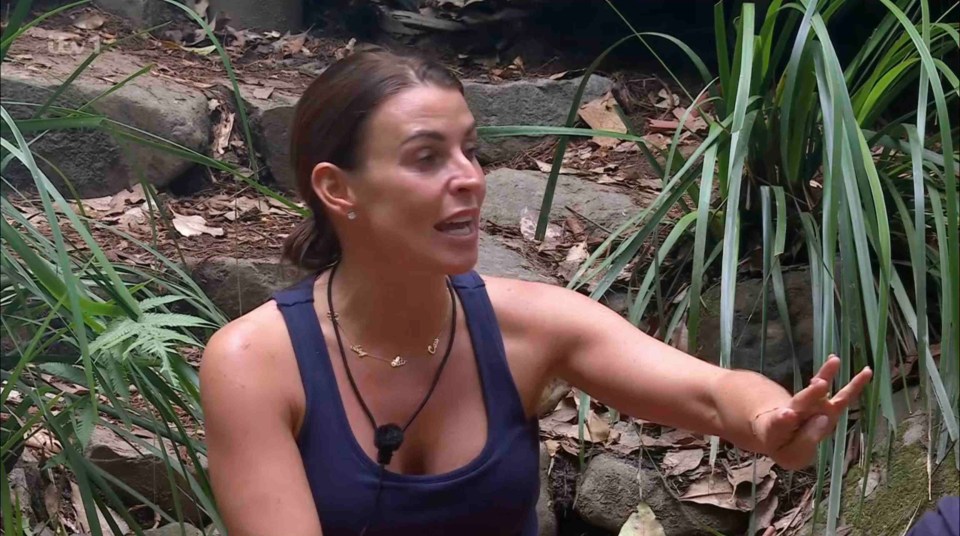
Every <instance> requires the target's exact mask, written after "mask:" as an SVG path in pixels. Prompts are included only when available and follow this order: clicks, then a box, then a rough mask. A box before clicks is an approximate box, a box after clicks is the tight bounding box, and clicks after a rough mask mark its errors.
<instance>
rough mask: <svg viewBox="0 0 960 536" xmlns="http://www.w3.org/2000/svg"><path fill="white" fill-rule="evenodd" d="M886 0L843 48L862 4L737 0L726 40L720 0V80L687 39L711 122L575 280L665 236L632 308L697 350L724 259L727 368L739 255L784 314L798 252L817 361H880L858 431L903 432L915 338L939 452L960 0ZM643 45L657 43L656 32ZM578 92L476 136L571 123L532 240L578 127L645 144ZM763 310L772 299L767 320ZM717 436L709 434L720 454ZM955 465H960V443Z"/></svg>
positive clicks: (953, 236)
mask: <svg viewBox="0 0 960 536" xmlns="http://www.w3.org/2000/svg"><path fill="white" fill-rule="evenodd" d="M608 3H609V2H608ZM882 3H883V6H884V7H885V8H886V14H885V17H884V18H883V19H882V21H881V22H880V24H879V25H878V26H877V27H876V30H875V31H874V32H873V33H872V34H871V35H870V36H869V38H868V39H867V40H866V42H864V43H862V47H861V48H860V49H859V52H858V53H857V54H856V55H855V56H854V57H853V58H851V59H850V60H849V61H845V62H841V58H840V57H839V56H838V54H837V52H836V50H835V48H834V45H833V42H832V39H831V38H832V35H831V33H830V31H829V30H828V25H829V24H830V22H831V21H832V20H833V19H834V18H835V17H837V16H838V13H842V12H843V11H844V10H846V9H848V8H850V7H851V6H852V3H851V2H847V1H844V0H827V1H815V0H803V1H800V2H783V1H779V0H775V1H773V2H770V3H769V4H768V6H767V8H766V12H765V14H764V15H763V16H762V17H761V18H760V19H758V18H757V16H756V12H755V9H754V6H753V5H752V4H743V5H742V7H741V11H740V13H739V16H738V17H737V18H736V19H735V20H734V22H733V24H732V28H733V30H734V35H733V36H732V38H731V37H728V34H727V32H728V26H727V19H726V14H725V13H724V8H723V3H718V4H717V5H716V8H715V20H716V23H715V32H716V51H717V64H718V71H719V72H718V74H717V77H716V78H713V77H712V75H710V74H709V72H706V71H707V70H706V68H705V67H704V62H702V61H701V60H700V59H699V58H698V57H696V54H694V53H693V52H692V51H691V50H689V49H688V48H684V51H685V52H686V53H687V55H688V56H689V57H690V58H691V59H692V60H693V63H694V66H695V67H696V69H697V70H698V71H699V72H700V73H701V75H702V78H703V80H704V83H705V86H704V88H703V90H702V91H701V92H700V94H699V95H698V96H696V97H694V96H693V95H692V93H693V92H690V91H687V90H686V88H684V89H683V91H684V92H685V93H686V94H687V96H688V98H689V99H690V101H691V102H694V103H696V104H694V105H691V106H690V108H688V110H687V114H690V113H692V110H694V109H696V110H698V112H699V113H700V114H701V115H703V116H704V117H706V118H707V119H708V120H710V123H711V124H710V130H709V133H708V134H707V135H706V136H705V138H704V139H703V140H702V142H701V144H700V145H699V147H697V149H696V151H695V152H694V153H693V154H692V155H690V156H689V157H686V158H685V157H684V156H683V155H682V154H680V153H679V151H678V150H677V143H676V142H677V140H678V139H679V136H680V134H681V129H682V128H683V127H682V125H683V124H684V122H685V120H684V119H681V120H680V124H681V126H680V127H678V128H677V131H676V133H675V135H674V138H673V140H674V143H673V144H672V145H671V146H670V147H669V148H668V149H667V150H665V151H662V152H660V153H659V154H654V153H657V151H656V150H650V149H647V150H646V153H648V158H649V159H651V160H652V163H653V164H654V165H655V169H659V170H660V171H662V174H663V184H664V186H663V191H662V193H661V195H660V196H659V198H658V199H657V200H656V201H655V202H654V203H653V204H651V205H650V206H649V207H647V208H646V209H644V210H642V211H640V212H639V213H638V214H636V215H635V216H634V217H632V218H630V219H629V220H628V221H625V222H624V223H623V225H622V226H620V227H619V228H618V229H616V230H615V231H614V232H613V233H612V234H611V235H610V236H609V238H608V239H607V240H606V242H605V243H604V244H602V245H601V246H600V247H598V248H597V249H596V250H595V251H594V252H593V253H592V255H591V256H590V258H589V259H588V260H587V261H586V262H585V263H584V265H583V266H582V267H581V268H580V270H579V271H578V272H577V274H576V275H575V276H574V278H573V280H572V281H571V283H570V286H571V287H572V288H580V287H583V286H584V285H585V284H586V283H588V282H589V283H591V284H592V285H593V287H592V291H591V295H592V297H594V298H599V297H601V296H602V295H604V294H605V293H606V292H607V291H608V290H609V289H610V287H611V286H612V285H613V284H614V283H615V281H616V279H617V277H618V276H619V275H620V273H621V272H622V270H623V269H624V268H625V267H627V265H628V264H629V263H630V262H631V261H633V260H634V259H635V257H636V256H637V254H638V252H639V251H640V250H641V246H642V245H643V244H645V243H648V242H651V241H652V242H654V245H655V249H654V251H657V254H656V256H655V257H654V259H652V260H651V261H650V262H649V263H646V264H641V263H638V264H637V265H638V266H645V267H646V268H645V273H643V274H638V275H642V276H643V277H642V281H641V282H640V284H639V286H638V288H636V289H635V292H632V293H631V303H632V305H631V307H630V313H629V315H630V319H631V320H632V321H633V322H635V323H639V321H640V320H641V319H642V318H643V317H644V316H645V315H646V314H647V312H648V308H649V307H648V306H649V305H650V302H651V301H655V302H656V304H657V312H658V314H659V315H660V316H661V317H663V318H661V320H660V325H661V326H667V327H666V328H665V329H664V328H663V327H661V331H660V333H662V334H663V336H664V337H665V339H666V340H667V341H669V340H670V339H671V337H672V336H673V335H674V333H675V331H676V327H677V326H678V325H679V324H680V323H681V322H683V321H685V322H686V326H687V330H688V344H689V347H690V348H691V349H692V351H696V349H697V348H698V337H699V327H700V317H701V308H702V307H701V296H702V290H703V288H704V287H703V285H704V283H705V282H706V281H708V280H709V279H710V278H711V277H713V276H714V274H717V273H719V284H720V290H721V294H720V296H721V298H720V300H721V304H720V326H721V329H720V335H721V346H720V348H721V363H722V365H723V366H728V367H729V366H730V357H731V354H732V353H733V352H734V351H735V348H734V341H733V336H734V334H733V314H734V309H733V303H734V297H735V295H736V292H737V273H738V266H739V264H740V260H741V254H742V252H743V249H744V245H745V243H746V242H747V241H752V242H753V244H756V243H758V242H760V243H761V244H760V245H761V246H762V248H763V256H764V278H765V281H766V283H767V285H769V287H770V288H771V289H772V291H773V293H774V297H775V300H774V301H775V303H776V306H777V308H778V310H779V312H780V315H781V317H784V318H786V317H787V316H786V314H787V311H788V308H787V302H786V296H785V293H784V288H783V281H782V275H781V274H782V269H783V267H784V266H787V265H790V264H798V263H799V264H805V265H807V266H808V268H809V273H810V276H811V279H812V286H813V292H812V295H811V296H810V299H811V300H812V303H813V305H814V311H815V313H814V325H815V340H814V349H815V350H814V354H815V357H814V359H815V363H814V366H815V367H816V366H819V364H821V363H822V360H823V359H825V357H826V356H827V355H828V354H830V353H837V354H838V355H840V356H841V357H842V358H843V363H844V366H843V370H842V372H841V377H840V378H839V379H838V381H841V382H844V381H846V380H847V379H849V377H850V371H851V370H854V369H859V368H860V367H863V366H864V365H868V364H869V365H871V366H872V367H873V368H874V370H875V371H876V381H874V382H873V384H872V387H871V389H870V392H869V394H868V395H867V397H866V398H867V400H866V401H865V403H864V404H863V406H862V407H863V409H864V413H865V415H864V416H863V418H861V419H860V420H859V423H858V428H857V433H860V434H862V435H863V436H864V440H865V443H866V444H868V445H872V443H873V437H874V432H875V429H876V426H877V421H878V419H879V418H881V417H882V418H883V419H885V420H886V421H888V423H889V425H890V426H891V427H892V428H893V429H895V426H896V423H895V420H896V419H895V415H894V411H893V404H892V402H891V395H892V391H893V387H894V386H893V385H892V384H891V380H890V367H889V362H890V361H891V360H892V359H899V360H900V361H901V362H902V360H903V357H904V349H905V348H907V347H908V346H912V345H913V344H915V345H916V348H918V351H919V353H920V355H919V360H918V361H919V364H920V368H921V379H922V381H923V384H924V386H925V389H924V393H925V394H929V395H930V396H931V397H932V399H933V400H934V401H935V403H933V407H934V409H935V410H936V411H935V412H934V414H933V415H932V416H931V419H932V420H933V421H934V424H935V426H933V427H932V429H933V430H934V434H935V435H936V436H937V437H936V438H935V443H934V444H933V447H932V448H931V456H933V457H936V458H937V459H938V460H942V459H943V458H944V457H945V456H946V455H947V453H948V451H949V447H950V445H954V446H955V445H956V443H957V441H958V434H960V431H958V428H960V426H958V421H957V415H958V413H957V411H958V407H957V397H958V393H960V366H958V363H957V360H956V356H957V354H958V348H960V310H958V299H957V293H958V291H957V286H956V285H957V281H960V252H958V247H960V246H958V238H960V237H958V212H960V208H958V189H957V170H958V162H957V159H958V157H957V151H956V147H957V130H956V129H955V128H953V127H952V126H951V124H952V123H951V120H952V117H955V116H951V114H950V110H949V108H948V104H949V103H956V100H957V97H958V87H960V84H958V78H957V74H956V72H955V68H952V67H950V66H949V65H947V64H946V63H945V62H944V60H943V58H945V57H946V56H947V54H949V53H950V52H953V53H954V54H956V50H957V49H958V47H960V35H958V25H957V23H956V22H952V21H955V20H956V17H955V15H956V5H953V6H950V7H949V8H948V9H947V11H946V12H945V13H944V14H943V16H941V17H940V18H939V19H938V20H935V21H932V20H931V17H930V9H929V6H928V3H927V1H926V0H919V1H918V0H897V1H893V0H882ZM611 6H612V4H611ZM614 9H616V8H615V7H614ZM951 13H952V14H953V18H952V19H951V18H950V14H951ZM948 21H951V22H948ZM624 22H625V23H626V24H627V25H628V26H629V23H628V22H627V21H624ZM758 27H759V28H758ZM630 29H631V31H632V37H633V38H636V39H640V40H641V41H643V42H644V44H647V41H648V40H649V39H651V38H662V37H663V36H662V35H660V34H652V33H640V32H636V31H635V30H633V28H632V27H630ZM622 42H624V40H621V41H620V42H618V43H616V44H614V45H613V46H612V47H611V49H612V48H614V47H616V46H619V45H620V44H621V43H622ZM673 42H674V43H676V41H675V40H673ZM731 44H732V51H731ZM648 48H649V49H650V50H651V52H653V53H654V54H655V51H654V49H653V48H652V47H650V46H649V44H648ZM607 52H609V50H608V51H607ZM604 55H606V53H605V54H604ZM602 58H603V57H602V56H601V58H598V61H597V62H594V64H593V65H591V67H590V69H588V72H587V74H589V73H590V72H592V71H593V70H594V69H595V68H596V67H597V66H598V64H599V62H600V60H602ZM678 84H679V82H678ZM911 95H912V97H911ZM580 96H581V95H580V94H578V95H577V98H576V102H574V103H573V107H572V108H571V115H570V120H569V121H568V124H567V127H559V128H545V127H522V126H518V127H490V128H486V129H484V130H483V133H482V135H485V136H488V137H492V136H509V135H518V134H553V135H560V136H562V138H561V143H560V146H559V148H558V151H557V153H556V154H555V158H554V161H553V170H552V172H551V174H550V177H549V180H548V185H547V188H546V195H545V199H544V205H543V208H542V210H541V220H540V222H539V225H538V230H537V236H538V238H542V237H543V231H544V230H545V225H546V222H547V219H548V217H549V211H550V205H551V203H552V195H551V194H552V191H553V188H554V185H555V183H556V180H557V175H558V171H559V167H560V163H561V161H562V156H563V152H564V151H565V148H566V137H569V136H595V135H607V136H611V137H616V138H620V139H626V140H632V141H636V142H637V143H638V144H640V145H641V147H643V143H644V142H643V139H642V138H640V137H639V136H637V135H636V134H635V133H626V134H622V133H613V132H601V131H593V130H589V129H578V128H572V127H573V120H574V119H575V118H576V114H575V111H576V108H577V107H578V106H579V104H580V103H579V98H580ZM931 96H932V102H931V99H930V97H931ZM904 98H915V99H916V102H917V106H916V111H914V112H910V113H907V114H904V115H903V116H900V117H890V115H891V114H890V113H889V111H888V107H889V105H890V104H891V103H894V102H896V101H899V100H901V99H904ZM711 111H712V113H713V114H715V118H713V116H711V113H710V112H711ZM690 207H692V208H690ZM673 208H677V209H679V210H680V211H681V212H682V213H684V214H685V216H684V217H682V218H680V219H679V220H678V221H676V222H672V223H667V224H666V225H667V226H669V228H670V233H669V234H668V236H667V237H666V239H665V240H664V241H663V243H662V244H659V243H657V236H658V234H657V229H658V226H660V225H664V223H663V219H664V218H665V216H666V215H667V214H668V212H669V211H670V209H673ZM758 208H759V209H760V210H758ZM684 242H686V243H690V242H692V244H693V253H692V260H690V261H689V262H683V261H682V259H681V260H680V262H676V263H675V264H679V265H681V266H682V268H683V270H685V272H684V273H685V274H686V275H685V277H686V278H687V280H688V282H689V284H688V285H685V286H684V288H683V289H681V290H682V292H683V293H684V295H683V297H682V299H678V300H676V302H677V304H676V305H675V306H673V310H672V312H671V313H670V316H669V318H666V317H665V315H666V313H665V311H668V310H670V308H671V304H672V302H673V301H674V300H673V298H674V297H673V296H662V295H661V291H662V289H661V286H660V283H659V281H660V280H661V271H662V270H665V269H666V268H667V267H666V265H665V264H664V262H665V261H666V260H667V259H671V260H677V259H676V258H675V257H676V256H675V255H673V252H674V251H676V246H677V245H678V244H681V243H684ZM742 242H744V243H742ZM753 244H750V245H753ZM904 279H906V282H904ZM766 307H767V306H766V301H765V300H764V301H763V310H762V311H761V314H762V316H763V318H764V319H765V318H766V316H767V310H766ZM936 320H939V322H936ZM891 331H892V332H893V334H894V335H895V337H894V339H893V340H895V341H897V343H896V344H894V345H888V340H891V339H890V337H888V335H889V334H890V333H891ZM787 336H788V337H790V336H791V334H790V333H789V332H788V333H787ZM937 339H939V341H940V346H941V355H942V356H943V358H942V359H940V361H939V363H937V362H936V361H935V359H934V356H933V353H932V351H931V342H932V341H935V340H937ZM908 342H909V343H910V344H909V345H908V344H906V343H908ZM795 381H799V374H795ZM847 427H848V421H847V415H846V414H844V416H843V418H842V420H841V422H840V425H839V427H838V431H837V435H836V437H835V439H834V441H833V442H832V445H829V444H825V445H824V447H823V449H822V451H821V456H820V463H819V465H818V475H819V477H820V479H819V486H823V485H824V484H825V470H826V468H827V467H830V468H833V469H834V470H832V471H831V477H830V484H829V488H830V501H829V506H828V515H827V532H828V533H833V532H834V531H835V529H836V525H837V522H838V519H839V515H840V512H839V508H840V493H841V482H840V479H841V478H842V471H840V470H839V468H840V467H842V463H843V456H844V452H845V446H846V441H845V436H846V434H847V433H848V431H847ZM716 445H717V443H716V442H714V448H713V449H712V453H711V454H712V455H715V453H716ZM956 451H957V449H956V448H954V452H955V453H956ZM866 452H867V455H866V456H865V457H864V459H863V460H862V461H861V463H862V464H864V466H869V463H870V454H869V452H870V449H869V448H868V449H866ZM954 464H955V465H957V467H960V455H958V456H957V458H956V459H955V460H954ZM820 489H821V487H818V494H819V491H820Z"/></svg>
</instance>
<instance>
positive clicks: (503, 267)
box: [474, 232, 556, 283]
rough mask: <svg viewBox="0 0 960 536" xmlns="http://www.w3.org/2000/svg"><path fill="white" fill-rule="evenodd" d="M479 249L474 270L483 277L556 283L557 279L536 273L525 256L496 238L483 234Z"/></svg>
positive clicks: (481, 234)
mask: <svg viewBox="0 0 960 536" xmlns="http://www.w3.org/2000/svg"><path fill="white" fill-rule="evenodd" d="M479 249H480V251H479V257H478V259H477V265H476V266H475V267H474V269H475V270H476V271H477V272H478V273H480V274H481V275H490V276H494V277H506V278H510V279H522V280H524V281H536V282H541V283H556V280H555V279H552V278H549V277H547V276H544V275H541V274H539V273H538V272H536V271H535V269H534V267H533V266H532V265H531V264H530V263H529V262H528V261H527V259H525V258H524V257H523V255H521V254H519V253H517V252H516V251H514V250H512V249H510V248H508V247H507V246H505V245H503V243H501V242H500V241H499V240H497V238H496V237H493V236H490V235H488V234H486V233H483V232H481V233H480V246H479Z"/></svg>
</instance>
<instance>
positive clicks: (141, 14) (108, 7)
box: [94, 0, 186, 28]
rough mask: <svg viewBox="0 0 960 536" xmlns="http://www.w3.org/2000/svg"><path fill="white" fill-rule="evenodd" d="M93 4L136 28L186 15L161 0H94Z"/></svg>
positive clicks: (154, 24)
mask: <svg viewBox="0 0 960 536" xmlns="http://www.w3.org/2000/svg"><path fill="white" fill-rule="evenodd" d="M94 4H96V6H97V7H99V8H100V9H102V10H104V11H106V12H107V13H112V14H114V15H116V16H118V17H122V18H124V19H127V20H128V21H130V22H131V23H133V25H134V26H136V27H138V28H148V27H151V26H156V25H158V24H163V23H164V22H167V21H169V20H171V19H172V18H175V17H176V18H185V17H186V14H185V13H184V12H183V11H182V10H180V9H177V8H176V7H174V6H172V5H170V4H168V3H166V2H164V1H163V0H94Z"/></svg>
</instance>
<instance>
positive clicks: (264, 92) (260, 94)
mask: <svg viewBox="0 0 960 536" xmlns="http://www.w3.org/2000/svg"><path fill="white" fill-rule="evenodd" d="M270 95H273V88H272V87H270V86H267V87H258V88H256V89H254V90H253V96H254V97H256V98H258V99H264V100H265V99H269V98H270Z"/></svg>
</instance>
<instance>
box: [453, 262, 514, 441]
mask: <svg viewBox="0 0 960 536" xmlns="http://www.w3.org/2000/svg"><path fill="white" fill-rule="evenodd" d="M451 280H452V281H453V286H454V289H455V290H456V291H457V295H458V296H459V297H460V301H461V303H462V305H463V309H464V311H465V312H466V316H467V326H468V328H469V331H470V338H471V342H472V343H473V351H474V354H476V360H477V368H478V369H479V371H480V381H481V383H482V386H483V395H484V397H485V398H486V401H487V404H486V405H487V410H488V412H490V413H493V414H492V415H488V418H490V419H492V421H491V424H493V425H495V426H497V427H507V426H511V425H514V426H515V425H516V423H520V422H526V421H527V418H526V412H525V411H524V409H523V403H522V402H521V399H520V393H519V391H518V390H517V387H516V384H515V383H514V381H513V375H512V374H511V372H510V366H509V364H508V362H507V354H506V350H505V349H504V345H503V334H502V333H501V331H500V324H499V323H498V322H497V317H496V314H495V312H494V310H493V304H492V303H491V302H490V296H489V295H488V294H487V288H486V284H485V283H484V281H483V279H482V278H481V277H480V275H479V274H478V273H477V272H476V271H472V270H471V271H470V272H466V273H464V274H460V275H456V276H453V277H452V278H451ZM502 429H503V428H500V430H502Z"/></svg>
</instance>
